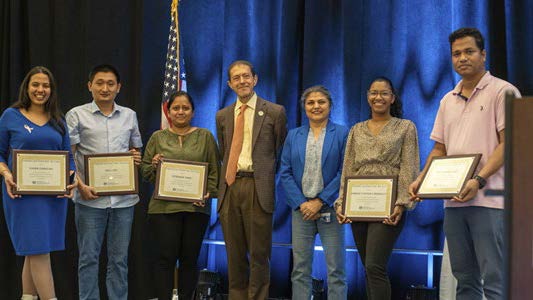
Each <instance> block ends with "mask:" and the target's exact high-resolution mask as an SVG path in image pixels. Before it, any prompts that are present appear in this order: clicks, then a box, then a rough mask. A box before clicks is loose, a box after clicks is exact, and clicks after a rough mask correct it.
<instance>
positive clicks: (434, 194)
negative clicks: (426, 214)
mask: <svg viewBox="0 0 533 300" xmlns="http://www.w3.org/2000/svg"><path fill="white" fill-rule="evenodd" d="M480 159H481V154H468V155H449V156H435V157H433V158H432V159H431V161H430V162H429V167H428V170H427V172H426V173H425V174H424V177H423V178H422V182H421V183H420V186H419V188H418V191H417V194H418V197H420V198H424V199H435V198H436V199H450V198H452V197H453V196H457V195H458V194H459V192H461V190H462V189H463V187H464V186H465V184H466V182H467V181H468V180H469V179H471V178H472V175H474V172H475V170H476V168H477V165H478V164H479V160H480Z"/></svg>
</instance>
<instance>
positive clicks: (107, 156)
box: [84, 152, 139, 196]
mask: <svg viewBox="0 0 533 300" xmlns="http://www.w3.org/2000/svg"><path fill="white" fill-rule="evenodd" d="M114 165H115V166H114ZM113 166H114V168H113ZM84 167H85V184H87V185H89V186H91V187H92V188H94V189H95V190H96V194H97V195H98V196H112V195H131V194H138V193H139V174H138V173H139V172H138V167H137V165H136V164H135V160H134V157H133V153H131V152H123V153H98V154H87V155H84ZM102 167H108V168H111V169H104V170H103V171H102V169H101V168H102ZM117 167H120V168H121V170H120V171H119V170H118V169H116V168H117ZM124 171H125V172H126V173H127V174H122V172H124ZM117 175H118V176H117ZM106 176H107V179H104V177H106ZM115 177H118V179H119V180H122V182H115V183H116V184H115V185H113V184H109V183H110V182H109V181H112V180H113V179H116V178H115Z"/></svg>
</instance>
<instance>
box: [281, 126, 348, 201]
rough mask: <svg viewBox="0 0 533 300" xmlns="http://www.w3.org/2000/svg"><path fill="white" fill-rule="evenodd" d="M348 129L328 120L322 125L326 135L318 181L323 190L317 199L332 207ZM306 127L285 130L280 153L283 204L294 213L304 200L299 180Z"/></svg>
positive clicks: (303, 159) (305, 143) (338, 181)
mask: <svg viewBox="0 0 533 300" xmlns="http://www.w3.org/2000/svg"><path fill="white" fill-rule="evenodd" d="M348 133H349V129H348V128H347V127H344V126H341V125H338V124H335V123H333V122H331V121H329V122H328V124H327V126H326V136H325V137H324V145H323V147H322V164H321V165H322V180H323V182H324V189H323V190H322V192H320V193H319V194H318V195H317V197H318V198H320V199H321V200H322V201H324V202H326V203H327V204H328V205H330V206H332V205H333V202H335V200H336V199H337V196H338V193H339V185H340V179H341V175H342V162H343V159H344V149H345V148H346V138H347V136H348ZM308 134H309V125H304V126H302V127H298V128H295V129H292V130H291V131H289V135H288V136H287V140H286V141H285V146H283V152H282V154H281V166H280V171H279V173H280V178H281V183H282V185H283V188H284V189H285V194H286V195H287V204H289V206H290V207H291V208H292V209H293V210H296V209H298V208H299V207H300V204H302V203H304V202H305V201H307V198H306V197H305V196H304V194H303V192H302V177H303V173H304V166H305V153H306V148H307V137H308Z"/></svg>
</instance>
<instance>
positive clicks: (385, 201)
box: [342, 175, 398, 222]
mask: <svg viewBox="0 0 533 300" xmlns="http://www.w3.org/2000/svg"><path fill="white" fill-rule="evenodd" d="M365 187H366V188H368V189H370V192H368V193H365V194H364V195H363V194H362V193H360V192H361V191H360V189H362V188H365ZM354 188H356V189H358V190H357V191H356V193H353V191H354ZM397 190H398V176H397V175H395V176H347V177H345V181H344V199H343V201H342V213H343V214H344V215H345V216H346V217H348V218H349V219H350V220H352V221H356V222H360V221H363V222H381V221H383V220H384V219H385V218H387V217H388V216H390V215H391V214H392V212H393V211H394V205H395V204H396V195H397ZM372 191H373V192H372ZM376 194H377V195H376ZM375 198H378V199H375ZM375 200H378V201H380V202H379V203H377V204H376V203H374V204H376V205H375V207H374V208H372V207H368V210H367V211H363V210H361V209H360V208H362V207H364V206H361V205H362V204H363V203H361V204H359V207H355V208H354V206H356V205H358V204H357V201H359V202H367V203H368V202H369V201H375Z"/></svg>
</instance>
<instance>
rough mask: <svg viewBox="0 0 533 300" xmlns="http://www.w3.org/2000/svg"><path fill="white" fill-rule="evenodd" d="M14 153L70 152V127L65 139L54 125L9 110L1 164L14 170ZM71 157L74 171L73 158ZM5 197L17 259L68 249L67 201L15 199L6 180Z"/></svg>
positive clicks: (2, 124)
mask: <svg viewBox="0 0 533 300" xmlns="http://www.w3.org/2000/svg"><path fill="white" fill-rule="evenodd" d="M12 149H23V150H63V151H70V140H69V136H68V130H67V129H66V124H65V134H64V135H61V134H60V133H59V131H57V130H56V129H54V127H53V126H52V125H50V122H48V123H46V124H45V125H43V126H39V125H36V124H34V123H33V122H31V121H30V120H28V119H27V118H26V117H25V116H24V115H23V114H22V113H21V112H20V111H19V110H18V109H16V108H8V109H6V110H5V111H4V113H3V114H2V116H1V117H0V162H3V163H6V164H7V165H8V166H9V168H10V169H12V166H11V163H12V161H11V150H12ZM69 157H70V169H71V170H74V169H75V165H74V161H73V159H72V155H69ZM2 195H3V198H2V199H3V201H2V202H3V206H4V214H5V218H6V223H7V227H8V230H9V235H10V236H11V241H12V243H13V247H14V248H15V252H16V253H17V255H24V256H26V255H35V254H44V253H49V252H51V251H57V250H64V249H65V222H66V215H67V199H65V198H57V197H56V196H39V195H32V196H28V195H24V196H22V197H20V198H16V199H11V198H10V197H9V196H8V195H7V192H6V186H5V182H4V180H3V178H2Z"/></svg>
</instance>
